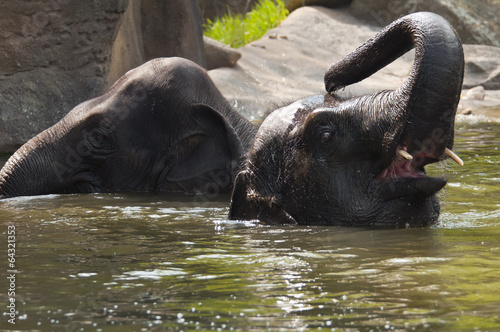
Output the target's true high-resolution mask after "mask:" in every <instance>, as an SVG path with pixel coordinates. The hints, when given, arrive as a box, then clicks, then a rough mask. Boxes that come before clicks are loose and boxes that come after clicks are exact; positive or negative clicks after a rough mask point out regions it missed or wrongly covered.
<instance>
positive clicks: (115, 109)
mask: <svg viewBox="0 0 500 332" xmlns="http://www.w3.org/2000/svg"><path fill="white" fill-rule="evenodd" d="M255 133H256V128H255V127H254V126H253V125H252V124H251V123H250V122H249V121H248V120H246V119H245V118H243V117H242V116H241V115H239V114H238V113H237V112H236V111H235V110H234V109H233V108H232V107H231V106H230V105H229V103H228V102H227V101H226V100H225V99H224V97H223V96H222V95H221V93H220V92H219V91H218V90H217V88H216V87H215V85H214V84H213V82H212V81H211V79H210V78H209V76H208V75H207V72H206V71H205V70H204V69H203V68H201V67H199V66H198V65H196V64H194V63H193V62H191V61H189V60H186V59H181V58H158V59H153V60H151V61H149V62H146V63H145V64H143V65H141V66H139V67H137V68H135V69H132V70H130V71H129V72H127V73H126V74H125V75H124V76H123V77H121V78H120V79H119V80H118V81H117V82H116V83H115V84H113V85H112V86H111V87H110V88H109V89H108V90H107V91H105V92H104V93H103V94H102V95H101V96H98V97H96V98H94V99H91V100H88V101H86V102H83V103H81V104H79V105H77V106H76V107H75V108H74V109H73V110H71V111H70V112H69V113H68V114H66V116H64V117H63V118H62V119H61V120H60V121H59V122H58V123H56V124H55V125H54V126H52V127H50V128H48V129H46V130H45V131H43V132H41V133H40V134H38V135H37V136H35V137H34V138H32V139H31V140H29V141H28V142H27V143H26V144H24V145H23V146H21V147H20V148H19V149H18V150H17V151H16V152H15V153H14V154H13V155H12V156H11V158H10V159H9V160H8V161H7V163H6V164H5V165H4V167H3V168H2V169H1V170H0V196H2V197H14V196H28V195H30V196H31V195H42V194H67V193H98V192H150V191H155V192H167V193H188V194H204V193H207V194H208V193H211V194H214V193H215V194H216V193H220V192H228V191H230V190H231V188H232V185H233V180H234V178H235V175H236V173H237V172H238V170H239V167H240V165H241V164H242V160H243V158H244V157H245V154H246V152H247V151H248V150H249V148H250V146H251V143H252V140H253V137H254V136H255Z"/></svg>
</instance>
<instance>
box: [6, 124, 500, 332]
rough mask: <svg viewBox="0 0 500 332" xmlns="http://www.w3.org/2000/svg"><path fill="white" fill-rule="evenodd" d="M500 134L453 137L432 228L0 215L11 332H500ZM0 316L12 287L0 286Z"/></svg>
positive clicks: (169, 206)
mask: <svg viewBox="0 0 500 332" xmlns="http://www.w3.org/2000/svg"><path fill="white" fill-rule="evenodd" d="M499 143H500V124H498V123H494V122H493V123H473V122H470V121H462V122H460V123H459V124H458V125H457V133H456V147H455V149H454V150H455V151H456V152H457V153H458V154H459V155H460V156H461V157H462V158H463V159H464V161H465V163H466V166H465V167H463V168H460V167H458V166H455V165H454V164H452V163H450V162H447V163H446V164H443V165H440V166H436V167H433V170H431V172H432V173H434V174H445V175H446V176H447V177H448V178H449V184H448V186H447V188H446V190H445V191H444V192H443V193H442V194H441V195H440V197H441V200H442V201H443V204H442V211H443V212H442V215H441V218H440V222H439V224H438V225H437V226H435V227H431V228H424V229H397V230H370V229H360V228H341V227H324V226H321V227H319V226H316V227H313V226H311V227H302V226H268V225H262V224H259V223H257V222H234V221H228V220H226V216H227V213H228V205H229V204H228V202H229V196H219V197H216V198H215V199H212V200H211V201H206V200H204V199H203V198H200V197H198V198H193V197H169V196H161V195H154V194H137V195H122V194H118V195H117V194H96V195H67V196H60V195H49V196H40V197H21V198H13V199H5V200H2V201H0V236H1V237H2V240H1V241H0V243H1V246H2V247H3V248H2V250H1V253H2V256H0V262H1V263H0V271H2V276H3V275H4V272H6V271H7V270H8V263H7V257H6V255H5V253H6V247H7V243H6V242H7V241H4V240H6V239H7V230H8V225H15V230H16V269H17V270H18V273H17V274H16V309H17V310H18V313H17V321H16V325H15V326H12V325H10V324H9V323H7V320H8V319H9V317H8V316H6V315H5V314H3V315H2V316H0V317H1V324H0V328H3V329H36V330H43V331H50V330H55V331H80V330H84V331H95V330H103V331H141V330H144V331H146V330H147V331H160V330H179V331H181V330H183V331H188V330H197V329H199V330H222V331H225V330H229V331H231V330H245V331H247V330H250V331H251V330H254V331H261V330H264V329H266V330H272V331H278V330H280V331H284V330H291V329H297V330H301V329H306V328H308V329H311V330H313V329H316V330H319V329H321V330H335V329H341V330H346V331H357V330H361V331H364V330H367V331H368V330H399V331H403V330H407V331H411V330H418V331H422V330H428V331H439V330H442V331H456V330H474V329H479V330H482V331H495V330H496V331H498V330H500V311H499V308H500V278H499V276H500V229H499V226H498V225H499V222H500V168H499V165H498V163H499V161H500V151H499V150H498V146H499ZM1 279H2V281H1V283H0V303H2V309H3V310H2V311H4V310H5V306H4V304H5V303H7V301H8V296H7V291H8V285H7V283H6V282H5V278H4V277H2V278H1Z"/></svg>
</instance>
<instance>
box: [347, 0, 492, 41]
mask: <svg viewBox="0 0 500 332" xmlns="http://www.w3.org/2000/svg"><path fill="white" fill-rule="evenodd" d="M418 11H429V12H434V13H436V14H439V15H441V16H443V17H444V18H446V19H447V20H448V21H449V22H450V23H451V24H452V25H453V27H455V29H456V30H457V32H458V34H459V36H460V38H461V39H462V42H463V43H464V44H483V45H492V46H500V20H499V17H500V2H499V1H496V0H434V1H428V0H412V1H402V0H389V1H387V0H354V1H353V2H352V4H351V13H352V14H353V15H354V16H356V17H358V18H361V19H363V20H364V21H365V22H368V23H369V24H374V25H378V26H386V25H387V24H389V23H390V22H392V21H394V20H395V19H397V18H399V17H401V16H403V15H406V14H409V13H414V12H418Z"/></svg>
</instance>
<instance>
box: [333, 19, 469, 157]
mask: <svg viewBox="0 0 500 332" xmlns="http://www.w3.org/2000/svg"><path fill="white" fill-rule="evenodd" d="M413 47H415V61H414V63H413V67H412V70H411V73H410V76H409V77H408V79H407V80H406V81H405V82H404V84H403V85H402V86H401V87H400V88H399V89H397V90H396V91H394V92H393V96H391V97H390V98H391V99H393V100H395V101H397V102H398V104H399V105H401V107H402V108H403V109H404V112H406V114H405V115H404V117H406V118H407V119H408V123H409V125H407V126H406V129H405V134H404V137H405V144H406V145H407V147H408V151H409V152H410V153H417V152H421V151H424V152H425V153H426V155H429V156H432V157H434V158H441V157H442V154H443V151H444V149H445V148H446V147H448V148H451V147H452V146H453V123H454V120H455V112H456V109H457V105H458V101H459V97H460V92H461V88H462V81H463V72H464V56H463V50H462V45H461V43H460V39H459V38H458V36H457V34H456V32H455V30H453V28H452V27H451V25H450V24H449V23H448V22H447V21H446V20H445V19H443V18H442V17H441V16H439V15H436V14H433V13H415V14H411V15H408V16H405V17H403V18H401V19H399V20H397V21H395V22H393V23H392V24H391V25H389V26H387V27H386V28H384V29H383V30H382V31H380V32H379V33H378V34H377V35H376V36H375V37H374V38H372V39H370V40H369V41H367V42H366V43H365V44H363V45H362V46H360V47H359V48H358V49H357V50H356V51H354V52H353V53H351V54H350V55H348V56H346V57H345V58H344V59H342V60H341V61H339V62H337V63H334V64H333V65H332V66H330V68H329V69H328V71H327V72H326V74H325V86H326V89H327V91H328V92H329V93H332V92H334V91H336V90H338V89H341V88H343V87H345V86H347V85H350V84H353V83H356V82H359V81H361V80H362V79H364V78H366V77H368V76H370V75H371V74H373V73H375V72H376V71H378V70H379V69H381V68H383V67H384V66H386V65H388V64H389V63H391V62H392V61H394V60H395V59H397V58H399V57H400V56H401V55H403V54H404V53H406V52H407V51H409V50H410V49H412V48H413Z"/></svg>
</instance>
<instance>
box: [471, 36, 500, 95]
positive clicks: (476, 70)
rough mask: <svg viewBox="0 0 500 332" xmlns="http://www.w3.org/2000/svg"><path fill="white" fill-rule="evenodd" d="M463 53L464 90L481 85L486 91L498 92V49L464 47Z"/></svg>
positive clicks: (499, 83) (499, 57)
mask: <svg viewBox="0 0 500 332" xmlns="http://www.w3.org/2000/svg"><path fill="white" fill-rule="evenodd" d="M464 52H465V80H464V88H466V89H470V88H473V87H475V86H478V85H482V86H483V87H484V88H485V89H487V90H500V48H498V47H492V46H486V45H464Z"/></svg>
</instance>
